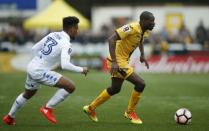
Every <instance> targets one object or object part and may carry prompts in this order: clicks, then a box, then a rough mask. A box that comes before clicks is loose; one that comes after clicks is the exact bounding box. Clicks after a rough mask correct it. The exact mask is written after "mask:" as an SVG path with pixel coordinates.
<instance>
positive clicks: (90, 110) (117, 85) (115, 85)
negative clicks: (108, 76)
mask: <svg viewBox="0 0 209 131" xmlns="http://www.w3.org/2000/svg"><path fill="white" fill-rule="evenodd" d="M123 81H124V79H121V78H116V77H112V84H111V86H110V87H109V88H107V89H105V90H103V91H102V92H101V93H100V94H99V96H98V97H97V98H96V99H94V100H93V101H92V102H91V104H89V105H87V106H84V108H83V110H84V112H85V113H86V114H88V115H89V117H90V118H91V119H92V120H93V121H95V122H96V121H98V119H97V117H96V112H95V109H96V108H97V107H98V106H99V105H101V104H103V103H104V102H105V101H107V100H108V99H110V97H111V96H112V95H115V94H117V93H119V92H120V89H121V86H122V84H123Z"/></svg>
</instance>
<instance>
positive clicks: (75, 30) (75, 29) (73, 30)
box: [70, 25, 78, 40]
mask: <svg viewBox="0 0 209 131" xmlns="http://www.w3.org/2000/svg"><path fill="white" fill-rule="evenodd" d="M77 34H78V25H75V26H73V27H72V28H71V29H70V38H71V39H72V40H74V39H75V37H76V36H77Z"/></svg>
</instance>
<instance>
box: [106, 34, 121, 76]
mask: <svg viewBox="0 0 209 131" xmlns="http://www.w3.org/2000/svg"><path fill="white" fill-rule="evenodd" d="M117 40H120V37H119V36H118V34H117V33H116V32H114V33H113V34H112V35H111V36H110V37H109V38H108V42H109V51H110V56H111V58H112V67H111V70H110V73H111V74H114V73H116V72H117V71H118V69H119V66H118V64H117V60H116V56H115V47H116V41H117Z"/></svg>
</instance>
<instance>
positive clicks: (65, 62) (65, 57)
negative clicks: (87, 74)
mask: <svg viewBox="0 0 209 131" xmlns="http://www.w3.org/2000/svg"><path fill="white" fill-rule="evenodd" d="M71 53H72V48H71V47H70V46H68V47H63V48H62V50H61V67H62V69H66V70H71V71H75V72H83V68H82V67H79V66H76V65H73V64H72V63H71V62H70V59H71Z"/></svg>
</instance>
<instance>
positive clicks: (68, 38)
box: [61, 31, 70, 41]
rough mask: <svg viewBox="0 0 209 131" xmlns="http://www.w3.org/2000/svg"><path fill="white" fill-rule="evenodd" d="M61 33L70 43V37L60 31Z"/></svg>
mask: <svg viewBox="0 0 209 131" xmlns="http://www.w3.org/2000/svg"><path fill="white" fill-rule="evenodd" d="M61 33H62V35H63V36H64V37H65V38H66V39H67V40H68V41H70V36H69V35H68V34H67V33H66V32H65V31H62V32H61Z"/></svg>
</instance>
